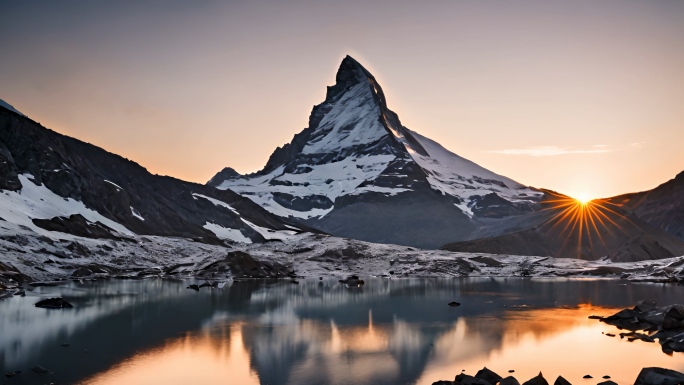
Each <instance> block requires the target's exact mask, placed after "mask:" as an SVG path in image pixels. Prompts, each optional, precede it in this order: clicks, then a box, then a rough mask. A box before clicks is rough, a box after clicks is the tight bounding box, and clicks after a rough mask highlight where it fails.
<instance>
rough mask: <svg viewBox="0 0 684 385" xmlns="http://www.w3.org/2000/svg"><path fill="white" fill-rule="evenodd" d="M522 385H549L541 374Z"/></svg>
mask: <svg viewBox="0 0 684 385" xmlns="http://www.w3.org/2000/svg"><path fill="white" fill-rule="evenodd" d="M523 385H549V383H548V381H546V379H545V378H544V376H543V375H542V373H541V372H539V374H538V375H537V376H536V377H533V378H531V379H529V380H527V381H525V382H523Z"/></svg>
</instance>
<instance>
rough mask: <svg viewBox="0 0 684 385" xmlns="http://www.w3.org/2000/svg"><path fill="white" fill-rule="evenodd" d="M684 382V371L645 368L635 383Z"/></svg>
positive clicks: (661, 384)
mask: <svg viewBox="0 0 684 385" xmlns="http://www.w3.org/2000/svg"><path fill="white" fill-rule="evenodd" d="M676 384H684V373H680V372H676V371H674V370H670V369H663V368H643V369H641V372H640V373H639V376H638V377H637V379H636V381H635V382H634V385H676Z"/></svg>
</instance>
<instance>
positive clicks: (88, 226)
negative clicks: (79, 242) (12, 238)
mask: <svg viewBox="0 0 684 385" xmlns="http://www.w3.org/2000/svg"><path fill="white" fill-rule="evenodd" d="M33 223H34V224H35V225H36V226H38V227H40V228H43V229H45V230H50V231H59V232H61V233H67V234H73V235H77V236H79V237H86V238H107V239H116V240H121V239H124V238H122V237H119V236H116V235H114V234H115V233H116V232H115V231H114V230H113V229H110V228H109V227H107V226H105V225H103V224H102V223H100V222H95V223H92V222H89V221H88V220H86V219H85V218H84V217H83V215H81V214H74V215H71V216H69V217H68V218H64V217H54V218H52V219H33Z"/></svg>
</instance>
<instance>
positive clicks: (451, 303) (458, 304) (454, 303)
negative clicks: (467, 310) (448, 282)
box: [447, 301, 461, 307]
mask: <svg viewBox="0 0 684 385" xmlns="http://www.w3.org/2000/svg"><path fill="white" fill-rule="evenodd" d="M447 305H449V307H457V306H461V304H460V303H459V302H455V301H451V302H449V303H448V304H447Z"/></svg>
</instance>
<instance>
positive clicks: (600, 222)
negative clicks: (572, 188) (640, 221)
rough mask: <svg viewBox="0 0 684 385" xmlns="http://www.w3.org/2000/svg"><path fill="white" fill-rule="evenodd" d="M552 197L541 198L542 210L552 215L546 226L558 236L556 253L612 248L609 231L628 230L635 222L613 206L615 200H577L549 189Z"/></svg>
mask: <svg viewBox="0 0 684 385" xmlns="http://www.w3.org/2000/svg"><path fill="white" fill-rule="evenodd" d="M546 193H547V195H548V196H550V199H547V200H545V201H543V202H542V205H543V206H544V208H543V211H549V212H550V213H552V216H551V218H550V219H549V220H547V221H546V222H545V223H544V224H543V226H545V227H546V226H548V227H549V229H548V230H549V232H550V233H551V234H553V235H554V236H555V237H554V239H553V240H552V242H553V244H554V245H556V246H557V245H559V244H560V247H554V249H556V250H558V253H557V256H572V257H575V258H582V259H584V257H585V256H586V255H589V254H596V252H597V251H598V252H601V253H604V254H608V253H609V252H610V249H611V247H610V245H609V242H607V241H606V239H605V236H606V235H607V234H613V233H615V232H621V233H623V234H625V235H628V234H627V232H626V231H625V230H626V229H625V227H627V226H635V227H636V224H634V223H632V221H631V220H630V219H629V218H628V217H627V216H625V215H624V214H622V213H620V212H619V211H616V210H614V209H613V208H612V207H611V206H615V205H614V204H613V203H611V202H609V201H608V200H605V199H593V200H586V199H583V200H578V199H574V198H570V197H568V196H565V195H560V194H558V193H554V192H550V191H547V192H546Z"/></svg>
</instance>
